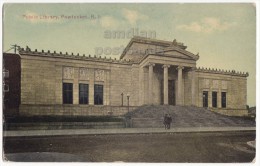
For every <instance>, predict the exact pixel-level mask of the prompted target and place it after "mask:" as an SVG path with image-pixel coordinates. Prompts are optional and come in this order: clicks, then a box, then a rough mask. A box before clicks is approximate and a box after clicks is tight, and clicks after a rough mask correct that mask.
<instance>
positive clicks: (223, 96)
mask: <svg viewBox="0 0 260 166" xmlns="http://www.w3.org/2000/svg"><path fill="white" fill-rule="evenodd" d="M226 96H227V94H226V92H221V107H222V108H226V107H227V98H226Z"/></svg>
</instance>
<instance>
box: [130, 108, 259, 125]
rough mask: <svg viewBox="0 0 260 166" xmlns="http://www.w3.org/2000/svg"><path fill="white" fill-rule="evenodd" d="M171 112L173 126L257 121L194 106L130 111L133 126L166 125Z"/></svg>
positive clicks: (237, 123)
mask: <svg viewBox="0 0 260 166" xmlns="http://www.w3.org/2000/svg"><path fill="white" fill-rule="evenodd" d="M166 113H167V114H170V115H171V117H172V119H173V122H172V124H171V126H172V127H253V126H255V121H253V120H250V119H245V118H243V117H230V116H225V115H221V114H218V113H215V112H212V111H210V110H207V109H205V108H199V107H192V106H169V105H148V106H142V107H139V108H137V109H136V110H134V111H132V112H129V113H127V114H126V116H128V117H131V127H134V128H149V127H153V128H160V127H164V125H163V117H164V115H165V114H166Z"/></svg>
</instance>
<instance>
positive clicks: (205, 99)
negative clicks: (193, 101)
mask: <svg viewBox="0 0 260 166" xmlns="http://www.w3.org/2000/svg"><path fill="white" fill-rule="evenodd" d="M203 107H208V91H203Z"/></svg>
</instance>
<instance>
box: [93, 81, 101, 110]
mask: <svg viewBox="0 0 260 166" xmlns="http://www.w3.org/2000/svg"><path fill="white" fill-rule="evenodd" d="M94 104H95V105H103V85H97V84H95V85H94Z"/></svg>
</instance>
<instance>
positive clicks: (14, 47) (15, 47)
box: [11, 44, 20, 54]
mask: <svg viewBox="0 0 260 166" xmlns="http://www.w3.org/2000/svg"><path fill="white" fill-rule="evenodd" d="M11 46H13V47H12V49H14V53H15V54H16V50H17V48H20V46H18V45H17V44H15V45H11Z"/></svg>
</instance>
